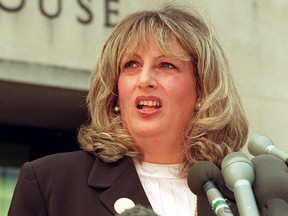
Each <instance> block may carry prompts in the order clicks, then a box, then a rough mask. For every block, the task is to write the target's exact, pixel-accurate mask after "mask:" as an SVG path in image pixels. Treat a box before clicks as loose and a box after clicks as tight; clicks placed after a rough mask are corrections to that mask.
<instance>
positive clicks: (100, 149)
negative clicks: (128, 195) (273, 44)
mask: <svg viewBox="0 0 288 216" xmlns="http://www.w3.org/2000/svg"><path fill="white" fill-rule="evenodd" d="M168 39H169V40H171V39H173V40H175V41H176V42H177V43H178V44H179V45H180V46H182V47H183V48H184V49H185V50H186V51H187V53H188V54H189V56H190V60H191V61H192V63H193V67H194V72H195V77H196V80H197V90H198V92H199V97H200V104H201V106H200V108H199V110H198V111H197V113H196V114H195V116H194V117H193V119H191V121H190V124H189V125H188V127H187V128H185V132H184V133H183V139H184V144H183V157H184V164H185V165H186V167H188V168H189V167H191V166H192V165H193V164H194V163H195V162H197V161H202V160H208V161H211V162H213V163H215V164H216V165H218V166H220V164H221V162H222V160H223V158H224V157H225V156H226V155H227V154H228V153H230V152H232V151H239V150H240V149H241V148H242V147H243V145H244V144H245V142H246V139H247V134H248V122H247V119H246V116H245V113H244V110H243V107H242V104H241V100H240V98H239V95H238V92H237V89H236V87H235V84H234V82H233V79H232V76H231V72H230V69H229V66H228V62H227V59H226V57H225V55H224V52H223V49H222V48H221V46H220V44H219V42H218V41H217V39H216V37H215V36H214V35H213V33H212V32H211V29H210V27H209V25H207V24H206V22H205V21H204V19H202V18H201V16H199V14H198V13H197V12H191V10H189V12H188V11H187V10H186V9H185V8H184V7H181V6H179V5H171V4H170V5H166V6H164V7H163V8H162V9H159V10H150V11H140V12H136V13H133V14H131V15H128V16H127V17H125V18H124V19H123V20H121V21H120V22H119V24H118V25H117V26H116V27H115V28H114V29H113V31H112V32H111V34H110V35H109V37H108V38H107V40H106V42H105V44H104V46H103V49H102V51H101V53H100V56H99V58H98V60H97V62H96V66H95V68H94V70H93V72H92V75H91V83H90V90H89V93H88V97H87V104H88V111H89V116H90V120H89V122H88V124H86V125H82V127H81V128H80V130H79V133H78V140H79V143H80V145H81V148H83V149H84V150H86V151H88V152H92V153H93V154H95V155H96V156H97V157H98V158H100V159H102V160H103V161H105V162H114V161H117V160H119V159H120V158H122V157H123V156H129V157H132V158H134V159H136V160H138V161H141V160H142V159H143V155H142V154H141V152H140V151H139V149H138V148H137V146H135V144H134V143H133V139H132V137H131V136H130V135H129V133H128V132H127V131H126V130H125V129H124V128H123V127H122V124H121V114H120V113H115V112H114V109H113V108H114V106H115V105H116V104H117V94H118V90H117V88H118V87H117V83H118V77H119V64H120V60H121V58H122V56H123V54H124V53H127V52H132V51H133V49H134V48H135V47H136V46H138V45H140V46H145V44H147V43H149V42H151V41H153V42H154V43H155V44H156V45H158V46H159V48H160V49H161V50H162V51H163V52H164V53H165V54H167V55H172V56H175V54H174V53H173V50H171V49H170V48H169V47H168V46H167V44H168V43H167V40H168ZM175 57H177V56H175ZM178 58H181V56H178ZM187 94H189V92H188V93H187ZM183 130H184V129H183Z"/></svg>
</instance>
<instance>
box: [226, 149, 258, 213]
mask: <svg viewBox="0 0 288 216" xmlns="http://www.w3.org/2000/svg"><path fill="white" fill-rule="evenodd" d="M221 167H222V175H223V178H224V180H225V183H226V186H227V187H228V188H229V189H230V190H232V191H233V192H234V195H235V199H236V204H237V207H238V211H239V214H240V215H241V216H251V215H253V216H257V215H259V212H258V208H257V204H256V201H255V197H254V194H253V190H252V186H251V185H252V184H253V182H254V178H255V176H254V167H253V164H252V163H251V161H250V160H249V159H248V157H247V156H246V155H245V154H243V153H241V152H233V153H231V154H228V155H227V156H226V157H225V158H224V159H223V161H222V165H221Z"/></svg>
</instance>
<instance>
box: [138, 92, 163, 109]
mask: <svg viewBox="0 0 288 216" xmlns="http://www.w3.org/2000/svg"><path fill="white" fill-rule="evenodd" d="M135 104H136V108H137V109H138V111H139V112H140V113H146V112H148V111H158V110H159V109H160V108H161V107H162V103H161V100H160V98H158V97H153V96H149V97H144V96H141V97H137V98H136V102H135ZM150 113H151V112H150ZM152 113H154V112H152Z"/></svg>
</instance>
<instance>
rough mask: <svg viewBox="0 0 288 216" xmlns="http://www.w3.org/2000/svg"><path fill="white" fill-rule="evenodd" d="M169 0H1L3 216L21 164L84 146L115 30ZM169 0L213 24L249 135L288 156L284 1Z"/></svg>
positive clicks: (287, 42)
mask: <svg viewBox="0 0 288 216" xmlns="http://www.w3.org/2000/svg"><path fill="white" fill-rule="evenodd" d="M164 2H167V1H164V0H137V1H134V0H73V1H71V0H46V1H45V0H30V1H26V0H0V216H2V215H7V209H8V207H9V204H10V201H11V197H12V193H13V190H14V187H15V183H16V181H17V178H18V174H19V169H20V167H21V166H22V164H23V163H24V162H25V161H30V160H34V159H37V158H39V157H42V156H45V155H48V154H52V153H57V152H64V151H73V150H77V149H79V147H78V144H77V137H76V134H77V130H78V128H79V127H80V125H81V124H82V123H85V122H86V121H87V115H86V106H85V97H86V94H87V90H88V86H89V75H90V72H91V70H92V69H93V66H94V63H95V59H96V57H97V54H98V51H99V49H100V47H101V45H102V43H103V41H104V39H105V37H106V36H107V35H108V33H109V32H110V31H111V29H112V28H113V26H115V24H116V23H117V22H118V21H119V20H120V19H121V18H122V17H123V16H125V15H126V14H128V13H130V12H133V11H136V10H139V9H150V8H157V7H159V6H160V5H162V4H163V3H164ZM173 2H181V3H182V2H183V3H185V4H187V5H188V6H191V7H192V8H195V9H196V10H197V11H199V12H200V13H201V14H202V15H203V16H204V17H205V18H206V19H207V20H208V21H209V22H210V23H211V25H212V28H213V30H214V32H215V33H216V35H217V36H218V38H219V40H220V41H221V43H222V45H223V47H224V50H225V51H226V54H227V57H228V59H229V61H230V65H231V69H232V72H233V76H234V78H235V81H236V85H237V87H238V89H239V92H240V95H241V98H242V100H243V104H244V107H245V110H246V113H247V116H248V118H249V121H250V134H249V136H251V135H252V134H253V133H256V132H257V133H263V134H265V135H267V136H268V137H270V138H271V139H272V140H273V142H274V144H275V145H276V146H277V147H279V148H282V149H283V150H286V151H287V150H288V146H287V144H286V142H288V129H287V126H288V117H287V116H288V94H287V91H288V65H287V63H288V61H287V60H288V59H287V58H288V54H287V52H288V24H287V18H288V15H287V14H288V13H287V11H288V1H286V0H232V1H231V0H213V1H209V0H185V1H181V0H178V1H173ZM244 151H246V152H247V149H246V147H245V148H244ZM247 154H249V153H248V152H247Z"/></svg>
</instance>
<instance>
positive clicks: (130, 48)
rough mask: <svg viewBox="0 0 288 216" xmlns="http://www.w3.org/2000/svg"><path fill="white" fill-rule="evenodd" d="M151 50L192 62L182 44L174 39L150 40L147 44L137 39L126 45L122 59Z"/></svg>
mask: <svg viewBox="0 0 288 216" xmlns="http://www.w3.org/2000/svg"><path fill="white" fill-rule="evenodd" d="M151 48H158V49H159V50H160V52H161V53H163V54H164V55H167V56H170V57H175V58H180V59H183V60H190V57H189V55H188V52H187V51H186V50H185V49H184V48H183V46H182V45H181V44H180V42H179V41H178V40H175V39H172V38H170V39H169V38H168V39H166V40H165V41H161V40H157V39H150V40H147V41H146V42H145V43H143V42H142V41H140V40H137V39H136V40H134V41H130V42H128V43H127V44H126V45H125V47H124V51H123V53H122V56H121V59H122V58H123V57H125V58H129V57H131V56H133V55H135V54H138V53H140V52H147V51H148V50H149V49H151Z"/></svg>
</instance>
